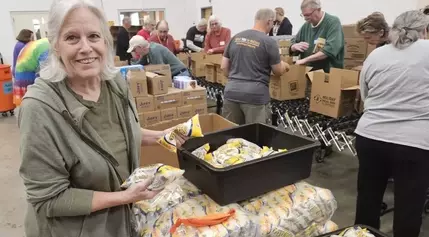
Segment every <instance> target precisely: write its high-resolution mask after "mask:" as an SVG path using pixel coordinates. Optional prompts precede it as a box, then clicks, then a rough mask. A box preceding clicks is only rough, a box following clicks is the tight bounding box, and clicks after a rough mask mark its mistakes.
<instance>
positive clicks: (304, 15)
mask: <svg viewBox="0 0 429 237" xmlns="http://www.w3.org/2000/svg"><path fill="white" fill-rule="evenodd" d="M317 10H319V9H314V10H313V11H312V12H310V13H309V14H304V13H301V14H300V16H301V17H310V16H311V15H313V13H314V12H315V11H317Z"/></svg>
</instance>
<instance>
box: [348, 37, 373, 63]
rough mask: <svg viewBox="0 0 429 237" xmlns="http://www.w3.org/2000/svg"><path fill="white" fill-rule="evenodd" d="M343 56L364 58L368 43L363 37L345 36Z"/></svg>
mask: <svg viewBox="0 0 429 237" xmlns="http://www.w3.org/2000/svg"><path fill="white" fill-rule="evenodd" d="M344 40H345V44H344V58H346V59H355V60H364V59H365V58H366V55H367V49H368V44H367V43H366V41H365V40H364V39H363V38H345V39H344Z"/></svg>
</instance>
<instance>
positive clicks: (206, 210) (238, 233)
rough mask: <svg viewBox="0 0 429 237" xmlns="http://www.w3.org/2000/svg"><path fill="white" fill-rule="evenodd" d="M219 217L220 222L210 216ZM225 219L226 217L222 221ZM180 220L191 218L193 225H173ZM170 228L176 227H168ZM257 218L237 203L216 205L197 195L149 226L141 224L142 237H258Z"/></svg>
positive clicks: (205, 197)
mask: <svg viewBox="0 0 429 237" xmlns="http://www.w3.org/2000/svg"><path fill="white" fill-rule="evenodd" d="M211 215H212V216H216V217H217V218H218V217H219V216H222V215H225V216H223V218H224V219H222V220H223V221H222V222H217V221H219V218H218V219H216V220H215V219H213V218H207V217H210V216H211ZM226 217H227V218H226ZM182 219H187V220H189V219H192V221H190V222H192V223H193V225H179V226H176V225H175V224H176V223H177V222H178V221H179V220H182ZM172 227H177V229H176V228H172ZM259 233H260V231H259V230H258V218H257V217H256V216H254V215H252V214H250V213H248V212H246V211H245V210H244V209H243V208H242V207H241V206H240V205H238V204H230V205H227V206H223V207H222V206H219V205H218V204H217V203H215V202H214V201H213V200H211V199H210V198H209V197H208V196H206V195H200V196H197V197H195V198H192V199H189V200H187V201H185V202H184V203H181V204H179V205H177V206H176V207H174V208H173V209H171V210H169V211H167V212H164V213H163V214H162V215H161V216H160V217H159V218H158V219H157V220H156V221H155V222H154V223H153V224H148V225H145V226H144V228H143V229H142V230H141V231H140V236H142V237H153V236H163V237H168V236H170V237H182V236H183V237H185V236H186V237H187V236H192V237H198V236H201V237H206V236H213V237H242V236H246V237H257V236H258V237H259V235H258V234H259Z"/></svg>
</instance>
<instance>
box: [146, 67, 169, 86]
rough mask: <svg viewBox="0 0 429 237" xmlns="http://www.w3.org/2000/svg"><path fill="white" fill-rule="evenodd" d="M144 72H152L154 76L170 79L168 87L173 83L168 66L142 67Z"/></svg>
mask: <svg viewBox="0 0 429 237" xmlns="http://www.w3.org/2000/svg"><path fill="white" fill-rule="evenodd" d="M144 70H145V71H146V72H153V73H156V74H160V75H165V76H167V78H168V79H170V81H169V83H170V84H169V85H171V84H172V83H173V77H172V75H171V69H170V65H168V64H153V65H146V66H144Z"/></svg>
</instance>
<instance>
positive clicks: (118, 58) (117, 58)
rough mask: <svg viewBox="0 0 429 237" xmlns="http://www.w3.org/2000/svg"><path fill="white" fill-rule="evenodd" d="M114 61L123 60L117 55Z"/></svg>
mask: <svg viewBox="0 0 429 237" xmlns="http://www.w3.org/2000/svg"><path fill="white" fill-rule="evenodd" d="M113 61H114V62H119V61H121V58H120V57H119V56H115V57H114V58H113Z"/></svg>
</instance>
